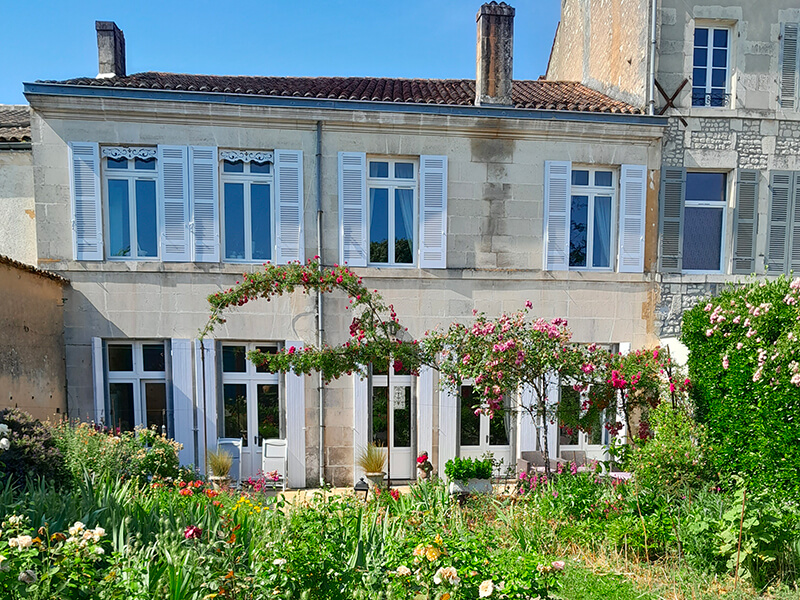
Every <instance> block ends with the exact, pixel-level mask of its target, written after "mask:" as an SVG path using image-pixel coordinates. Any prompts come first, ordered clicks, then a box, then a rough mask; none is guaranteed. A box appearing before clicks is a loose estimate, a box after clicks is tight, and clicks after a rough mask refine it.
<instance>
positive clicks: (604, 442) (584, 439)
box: [556, 381, 616, 453]
mask: <svg viewBox="0 0 800 600" xmlns="http://www.w3.org/2000/svg"><path fill="white" fill-rule="evenodd" d="M565 387H566V388H571V387H572V384H570V383H567V382H565V381H562V382H561V389H560V390H559V396H561V395H563V390H564V388H565ZM578 394H579V395H578V401H579V402H580V403H581V405H582V404H583V402H584V401H585V400H586V392H579V393H578ZM559 402H560V401H559ZM612 407H613V408H616V400H615V403H614V404H612V405H611V406H609V407H608V408H606V409H604V410H603V412H601V413H600V436H601V442H600V443H599V444H591V443H589V434H588V433H586V432H585V431H581V430H578V443H577V444H562V443H561V422H560V421H559V422H558V423H556V427H557V429H556V435H557V437H558V451H559V453H560V452H561V451H562V450H566V451H568V452H569V451H575V450H597V449H599V448H602V447H603V446H608V445H609V444H610V443H611V435H610V434H609V431H608V429H606V423H607V422H608V419H607V416H608V411H609V409H611V408H612ZM585 413H586V411H585V410H583V407H581V415H584V414H585Z"/></svg>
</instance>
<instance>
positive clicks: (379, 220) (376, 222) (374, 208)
mask: <svg viewBox="0 0 800 600" xmlns="http://www.w3.org/2000/svg"><path fill="white" fill-rule="evenodd" d="M369 261H370V262H374V263H387V262H389V190H387V189H384V188H370V189H369Z"/></svg>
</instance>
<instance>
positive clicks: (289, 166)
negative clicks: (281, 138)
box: [275, 150, 305, 265]
mask: <svg viewBox="0 0 800 600" xmlns="http://www.w3.org/2000/svg"><path fill="white" fill-rule="evenodd" d="M275 200H276V205H277V209H276V211H275V231H276V237H277V240H276V241H277V244H276V246H277V252H276V254H275V262H277V263H278V264H281V265H285V264H287V263H289V262H292V261H300V262H303V261H305V243H304V240H303V152H302V150H275Z"/></svg>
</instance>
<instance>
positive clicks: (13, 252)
mask: <svg viewBox="0 0 800 600" xmlns="http://www.w3.org/2000/svg"><path fill="white" fill-rule="evenodd" d="M35 209H36V207H35V206H34V201H33V156H32V154H31V151H30V150H0V223H2V224H3V235H0V255H3V256H8V257H9V258H13V259H14V260H18V261H20V262H24V263H27V264H29V265H35V264H36V212H35Z"/></svg>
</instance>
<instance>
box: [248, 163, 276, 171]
mask: <svg viewBox="0 0 800 600" xmlns="http://www.w3.org/2000/svg"><path fill="white" fill-rule="evenodd" d="M250 172H251V173H266V174H269V173H271V172H272V165H271V164H270V163H257V162H251V163H250Z"/></svg>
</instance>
